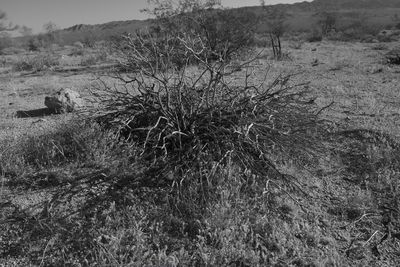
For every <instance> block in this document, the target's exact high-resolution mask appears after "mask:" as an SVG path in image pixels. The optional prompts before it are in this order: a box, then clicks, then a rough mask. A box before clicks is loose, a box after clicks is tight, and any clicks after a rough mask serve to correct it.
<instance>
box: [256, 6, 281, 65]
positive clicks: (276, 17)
mask: <svg viewBox="0 0 400 267" xmlns="http://www.w3.org/2000/svg"><path fill="white" fill-rule="evenodd" d="M260 2H261V6H262V7H263V9H264V12H265V13H266V18H265V19H266V22H267V26H268V33H269V37H270V41H271V47H272V51H273V53H274V57H275V58H276V59H281V58H282V43H281V37H282V35H283V33H284V32H285V28H286V27H285V19H286V18H287V14H286V12H285V11H284V10H282V9H280V8H274V7H272V6H269V7H267V6H266V5H265V1H264V0H261V1H260Z"/></svg>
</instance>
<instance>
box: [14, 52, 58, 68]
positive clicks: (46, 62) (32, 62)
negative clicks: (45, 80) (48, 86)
mask: <svg viewBox="0 0 400 267" xmlns="http://www.w3.org/2000/svg"><path fill="white" fill-rule="evenodd" d="M58 65H59V57H58V56H56V55H51V54H39V55H36V56H34V57H22V58H20V59H19V60H18V61H17V62H15V63H14V66H13V70H14V71H35V72H37V71H43V70H47V69H49V68H51V67H54V66H58Z"/></svg>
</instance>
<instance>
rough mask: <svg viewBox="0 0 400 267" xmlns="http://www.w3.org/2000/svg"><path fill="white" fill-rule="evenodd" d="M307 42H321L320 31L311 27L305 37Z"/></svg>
mask: <svg viewBox="0 0 400 267" xmlns="http://www.w3.org/2000/svg"><path fill="white" fill-rule="evenodd" d="M306 40H307V41H308V42H310V43H313V42H321V41H322V33H321V31H320V30H318V29H313V30H312V31H311V32H310V33H309V34H308V36H307V39H306Z"/></svg>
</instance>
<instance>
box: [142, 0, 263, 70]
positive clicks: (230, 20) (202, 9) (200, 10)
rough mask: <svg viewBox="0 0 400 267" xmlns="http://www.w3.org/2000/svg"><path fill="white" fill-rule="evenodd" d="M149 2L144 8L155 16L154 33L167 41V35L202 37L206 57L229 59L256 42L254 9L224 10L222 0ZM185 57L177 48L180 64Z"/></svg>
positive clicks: (193, 38) (157, 0)
mask: <svg viewBox="0 0 400 267" xmlns="http://www.w3.org/2000/svg"><path fill="white" fill-rule="evenodd" d="M148 3H149V4H150V8H148V9H145V10H143V11H145V12H147V13H148V14H150V15H152V16H154V17H155V18H156V20H155V21H154V22H155V23H154V25H153V27H152V34H155V35H156V36H157V37H158V38H159V40H161V38H164V37H165V38H164V39H165V40H164V41H166V42H170V40H169V39H170V38H168V36H167V35H169V36H177V37H184V38H189V39H191V40H200V41H201V43H202V44H204V45H205V46H206V47H207V49H204V50H203V51H204V53H202V55H201V57H203V59H204V60H219V61H224V60H229V59H230V58H231V57H232V56H233V55H235V54H239V51H243V49H245V48H247V47H249V46H250V45H251V44H252V43H253V42H254V34H255V29H256V26H257V20H256V16H255V15H254V14H253V13H251V12H243V11H237V10H223V9H221V1H219V0H181V1H173V0H166V1H161V0H148ZM160 46H163V45H160ZM164 46H165V45H164ZM165 47H167V46H165ZM183 50H184V49H182V51H183ZM205 51H207V52H205ZM183 58H184V57H183V55H180V54H179V51H177V54H176V60H177V64H181V63H182V62H180V61H181V60H182V59H183ZM179 62H180V63H179Z"/></svg>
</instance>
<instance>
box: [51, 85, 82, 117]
mask: <svg viewBox="0 0 400 267" xmlns="http://www.w3.org/2000/svg"><path fill="white" fill-rule="evenodd" d="M44 104H45V105H46V107H47V108H48V109H50V110H52V111H54V112H56V113H64V112H72V111H74V110H76V109H78V108H81V107H83V106H84V105H85V101H84V100H83V99H82V97H81V96H80V95H79V93H78V92H76V91H74V90H72V89H71V88H63V89H61V90H59V91H58V92H57V93H55V94H54V95H52V96H46V97H45V99H44Z"/></svg>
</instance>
